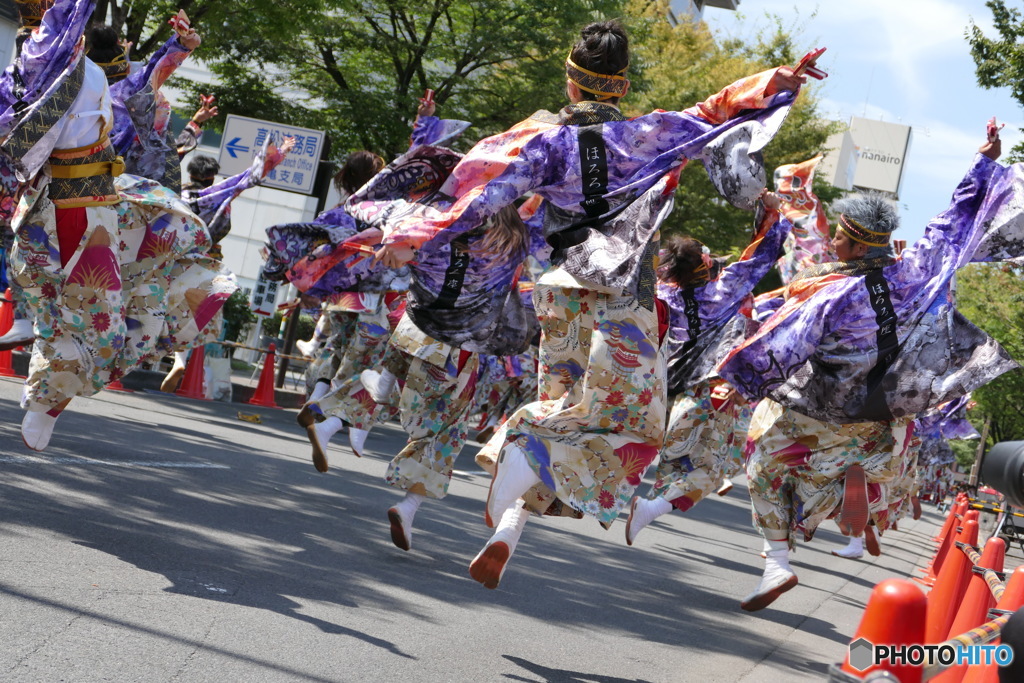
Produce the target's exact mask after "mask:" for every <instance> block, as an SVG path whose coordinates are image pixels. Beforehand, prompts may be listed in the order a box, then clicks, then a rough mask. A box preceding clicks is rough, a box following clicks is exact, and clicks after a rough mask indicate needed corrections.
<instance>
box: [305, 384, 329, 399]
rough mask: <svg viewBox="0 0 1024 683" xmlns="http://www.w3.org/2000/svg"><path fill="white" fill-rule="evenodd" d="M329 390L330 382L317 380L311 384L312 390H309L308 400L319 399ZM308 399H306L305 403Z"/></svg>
mask: <svg viewBox="0 0 1024 683" xmlns="http://www.w3.org/2000/svg"><path fill="white" fill-rule="evenodd" d="M330 392H331V383H330V382H317V383H316V384H314V385H313V391H311V392H309V401H319V400H320V399H322V398H323V397H324V396H326V395H327V394H329V393H330ZM309 401H307V403H308V402H309Z"/></svg>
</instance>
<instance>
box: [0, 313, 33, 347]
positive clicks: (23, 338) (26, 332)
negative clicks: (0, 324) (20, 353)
mask: <svg viewBox="0 0 1024 683" xmlns="http://www.w3.org/2000/svg"><path fill="white" fill-rule="evenodd" d="M33 339H35V333H34V332H33V330H32V321H31V320H29V319H28V318H15V319H14V322H13V323H12V324H11V329H9V330H7V332H5V333H4V335H3V336H2V337H0V342H2V343H14V342H24V343H25V344H27V343H29V342H30V341H32V340H33Z"/></svg>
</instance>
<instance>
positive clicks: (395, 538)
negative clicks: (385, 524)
mask: <svg viewBox="0 0 1024 683" xmlns="http://www.w3.org/2000/svg"><path fill="white" fill-rule="evenodd" d="M425 498H426V496H423V495H420V494H418V493H406V494H405V498H403V499H402V500H401V501H399V502H398V504H396V505H393V506H391V508H390V509H389V510H388V521H389V522H391V542H392V543H394V544H395V545H396V546H397V547H399V548H401V549H402V550H411V549H412V522H413V519H415V517H416V511H417V510H419V509H420V503H422V502H423V500H424V499H425Z"/></svg>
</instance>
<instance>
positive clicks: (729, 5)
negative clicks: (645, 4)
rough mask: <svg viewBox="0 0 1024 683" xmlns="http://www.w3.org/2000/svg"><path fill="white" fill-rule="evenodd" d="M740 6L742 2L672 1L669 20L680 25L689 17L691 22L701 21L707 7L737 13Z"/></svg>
mask: <svg viewBox="0 0 1024 683" xmlns="http://www.w3.org/2000/svg"><path fill="white" fill-rule="evenodd" d="M739 6H740V0H672V2H670V3H669V9H668V19H669V21H671V22H672V23H673V24H678V23H679V22H680V21H684V20H686V19H687V17H689V19H690V20H691V21H700V20H702V19H703V18H704V8H705V7H717V8H719V9H727V10H733V11H735V10H736V9H737V8H738V7H739Z"/></svg>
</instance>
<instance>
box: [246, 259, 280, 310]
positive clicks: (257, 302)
mask: <svg viewBox="0 0 1024 683" xmlns="http://www.w3.org/2000/svg"><path fill="white" fill-rule="evenodd" d="M277 284H278V283H277V282H274V281H273V280H268V279H266V278H265V277H263V268H260V276H259V279H257V280H256V287H255V288H254V289H253V290H252V299H251V300H250V301H249V308H251V309H252V312H253V313H255V314H256V315H274V312H275V311H277Z"/></svg>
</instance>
